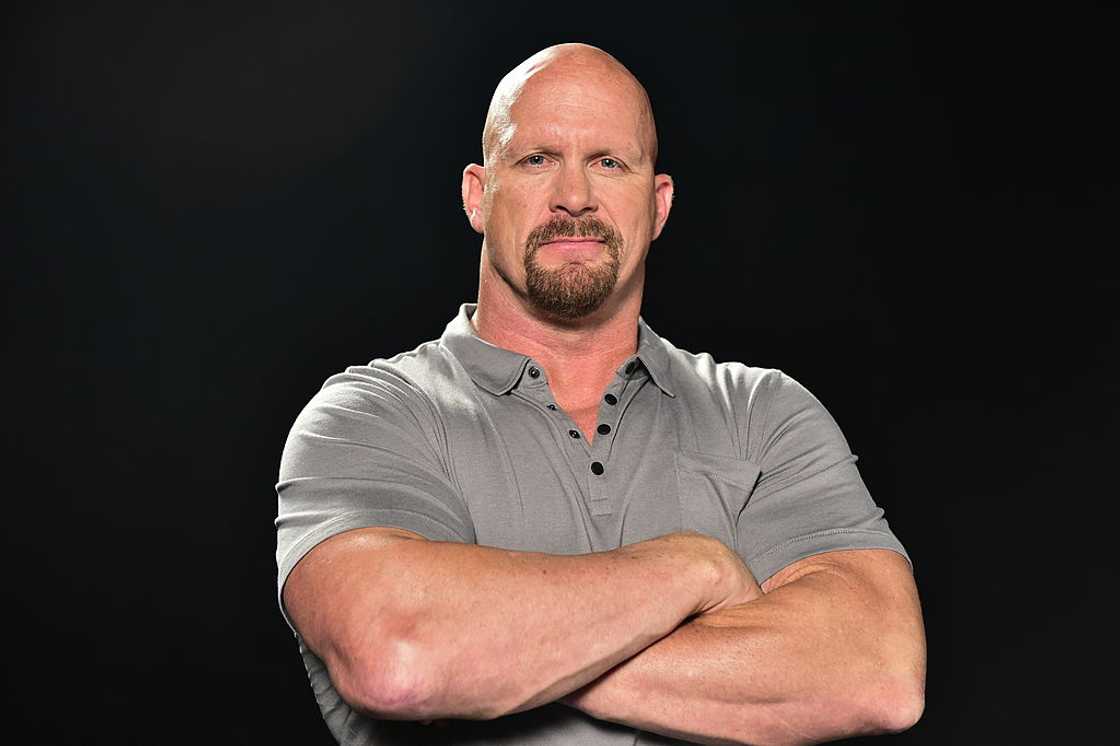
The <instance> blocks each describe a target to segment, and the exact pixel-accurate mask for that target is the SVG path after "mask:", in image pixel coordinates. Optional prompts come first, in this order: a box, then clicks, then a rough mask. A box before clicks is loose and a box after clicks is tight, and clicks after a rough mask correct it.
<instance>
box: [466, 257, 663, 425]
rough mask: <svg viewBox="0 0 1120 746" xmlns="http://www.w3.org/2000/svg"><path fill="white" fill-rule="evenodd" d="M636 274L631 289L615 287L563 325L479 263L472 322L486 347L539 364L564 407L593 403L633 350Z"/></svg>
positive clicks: (638, 295) (639, 295)
mask: <svg viewBox="0 0 1120 746" xmlns="http://www.w3.org/2000/svg"><path fill="white" fill-rule="evenodd" d="M641 274H642V273H640V272H639V273H638V276H637V277H635V278H633V280H632V281H631V282H630V283H629V284H630V285H631V287H629V288H626V287H622V286H619V287H618V288H616V289H615V294H614V295H612V297H611V298H609V299H608V300H607V302H606V303H604V304H603V307H602V308H600V309H598V310H597V311H596V312H595V313H593V314H590V315H588V316H587V317H585V318H582V319H577V320H574V321H568V320H561V319H553V318H550V317H549V316H547V315H546V314H543V313H541V312H540V311H539V310H537V309H535V308H533V307H532V306H531V305H530V304H529V302H528V300H527V299H525V298H523V297H521V296H520V295H518V294H517V293H514V291H513V289H512V288H510V286H509V284H508V283H506V281H505V280H503V279H502V278H501V277H499V276H498V275H497V273H496V272H494V271H493V268H491V267H489V266H488V265H487V264H486V263H485V262H484V264H483V268H482V271H481V274H480V282H479V289H478V309H477V310H476V311H475V314H474V317H473V319H472V321H473V323H474V327H475V329H476V330H477V332H478V336H479V337H481V338H482V339H484V340H486V341H487V342H489V343H490V344H493V345H496V346H498V347H501V348H503V349H507V350H512V351H513V352H517V353H520V354H522V355H528V356H529V357H532V358H533V359H534V360H536V361H537V362H538V363H540V364H541V365H542V366H543V367H544V370H545V374H546V375H547V376H548V381H549V385H550V386H551V388H552V392H553V395H554V396H555V397H556V399H557V401H558V403H560V404H561V405H562V406H563V405H567V406H566V407H565V408H570V407H577V406H580V405H582V404H583V403H585V402H590V401H596V402H597V401H598V398H599V397H600V396H601V395H602V392H603V390H604V389H605V388H606V386H607V384H608V383H609V382H610V379H611V377H612V376H613V375H614V373H615V371H616V370H617V369H618V366H619V365H621V364H622V362H623V361H624V360H625V359H626V358H627V357H629V356H631V355H633V354H634V352H635V351H636V350H637V347H638V314H639V312H640V310H641V302H642V279H643V278H642V277H641Z"/></svg>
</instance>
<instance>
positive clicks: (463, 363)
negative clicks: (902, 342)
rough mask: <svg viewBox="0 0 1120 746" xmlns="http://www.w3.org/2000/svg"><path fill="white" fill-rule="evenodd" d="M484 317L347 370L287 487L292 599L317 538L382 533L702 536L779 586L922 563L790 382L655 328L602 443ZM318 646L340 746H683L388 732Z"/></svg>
mask: <svg viewBox="0 0 1120 746" xmlns="http://www.w3.org/2000/svg"><path fill="white" fill-rule="evenodd" d="M474 308H475V306H474V305H471V304H467V305H464V306H463V307H462V308H461V309H460V311H459V314H458V316H457V317H456V318H455V319H454V320H453V321H452V322H451V323H450V324H448V326H447V329H446V330H445V331H444V333H443V336H442V337H440V339H439V340H436V341H432V342H428V343H426V344H423V345H421V346H420V347H418V348H416V349H415V350H413V351H411V352H406V353H403V354H401V355H398V356H396V357H394V358H392V359H389V360H380V359H379V360H374V361H372V362H371V363H370V364H369V365H364V366H352V367H350V368H347V369H346V372H344V373H340V374H338V375H335V376H332V377H331V378H330V379H328V380H327V382H326V383H325V384H324V385H323V388H322V389H321V390H320V391H319V392H318V393H317V394H316V395H315V396H314V397H313V398H312V400H311V402H310V403H309V404H308V405H307V407H306V408H305V409H304V410H303V412H302V413H301V414H300V415H299V417H298V418H297V419H296V422H295V424H294V426H293V427H292V430H291V434H290V435H289V437H288V441H287V444H286V445H285V448H284V454H283V458H282V460H281V465H280V479H279V483H278V484H277V485H276V491H277V494H278V495H279V516H278V518H277V519H276V531H277V548H276V561H277V565H278V567H279V586H278V589H279V590H280V591H282V590H283V587H284V581H285V580H286V579H287V577H288V574H289V573H290V572H291V570H292V568H293V567H294V566H295V565H296V563H297V562H299V560H300V559H301V558H302V557H303V556H304V555H305V554H306V553H307V552H308V551H310V550H311V549H312V548H313V547H314V546H315V545H316V544H318V543H319V542H321V541H323V540H325V539H327V538H329V537H331V536H334V535H336V534H338V533H341V532H343V531H347V530H349V529H354V528H360V527H367V526H394V527H398V528H403V529H408V530H410V531H415V532H416V533H418V534H422V535H423V536H426V537H428V538H429V539H432V540H436V541H458V542H465V543H476V544H482V545H487V546H494V547H502V548H506V549H520V550H533V551H539V552H552V553H557V554H580V553H586V552H594V551H603V550H608V549H614V548H617V547H619V546H621V545H624V544H630V543H633V542H637V541H642V540H644V539H649V538H652V537H655V536H661V535H663V534H666V533H670V532H673V531H680V530H682V529H692V530H696V531H701V532H703V533H706V534H709V535H711V536H714V537H716V538H718V539H720V540H721V541H723V542H724V543H725V544H727V545H728V546H730V547H732V548H734V549H735V550H736V551H737V552H738V553H739V555H740V556H741V557H742V558H743V560H744V561H745V562H746V564H747V565H748V566H749V567H750V569H751V571H752V572H753V573H754V576H755V577H756V578H757V579H758V581H759V582H760V583H761V582H763V581H765V580H766V579H767V578H769V577H770V576H771V575H773V574H774V573H775V572H777V571H778V570H780V569H781V568H783V567H785V566H786V565H788V564H790V563H791V562H794V561H796V560H799V559H801V558H803V557H808V556H810V555H813V554H817V553H820V552H827V551H830V550H836V549H853V548H885V549H892V550H894V551H896V552H899V553H901V554H903V555H904V556H905V551H904V549H903V548H902V545H901V544H900V543H899V541H898V540H897V539H896V538H895V537H894V535H893V534H892V533H891V532H890V530H889V528H888V527H887V522H886V520H885V519H884V518H883V511H882V510H881V509H880V508H878V507H877V506H876V505H875V503H874V502H873V501H872V499H871V496H870V495H869V494H868V491H867V488H866V487H865V486H864V484H863V481H862V480H861V479H860V476H859V472H858V471H857V469H856V465H855V461H856V457H855V456H854V455H853V454H852V453H851V451H850V449H849V448H848V444H847V442H846V441H845V440H844V436H843V435H842V434H841V432H840V429H839V428H838V427H837V425H836V423H835V422H834V421H833V419H832V417H831V416H830V415H829V414H828V412H827V411H826V410H825V408H824V407H823V406H822V405H821V404H820V402H818V401H817V400H816V399H815V398H814V397H813V396H812V394H810V393H809V392H808V391H807V390H806V389H805V388H804V387H802V386H801V385H800V384H798V383H797V382H796V381H794V380H793V379H792V378H790V377H789V376H787V375H785V374H783V373H782V372H780V371H777V370H773V369H764V368H751V367H748V366H745V365H742V364H739V363H716V362H715V361H713V360H712V358H711V356H709V355H706V354H701V355H695V354H692V353H689V352H685V351H683V350H679V349H677V348H676V347H674V346H673V345H672V344H670V343H669V342H667V341H666V340H664V339H662V338H661V337H659V336H657V335H656V334H655V333H654V332H653V331H652V330H651V329H650V328H649V327H648V326H646V324H645V323H644V322H643V321H641V320H639V322H638V350H637V353H636V354H635V355H633V356H632V357H631V358H629V359H628V360H626V361H625V362H624V363H623V364H622V365H621V366H620V367H619V369H618V370H617V371H616V373H615V377H614V379H613V380H612V381H611V382H610V384H609V385H608V387H607V390H606V391H605V392H604V396H603V399H602V401H601V402H600V404H599V417H598V426H597V431H596V433H595V436H594V440H593V441H592V442H588V440H587V439H586V438H585V437H584V436H583V435H582V434H581V433H580V432H579V429H578V428H577V427H576V425H575V423H573V422H572V420H571V419H570V418H569V417H568V416H567V415H566V414H565V413H564V411H563V410H561V409H560V408H558V407H557V405H556V403H555V401H554V399H553V398H552V393H551V391H550V389H549V385H548V379H547V376H546V375H545V373H544V369H543V368H542V367H541V366H540V364H539V363H537V362H536V361H534V360H533V359H532V358H529V357H526V356H525V355H520V354H517V353H515V352H510V351H509V350H504V349H501V348H499V347H495V346H493V345H491V344H489V343H487V342H484V341H482V340H481V339H479V337H478V336H477V335H476V334H475V332H474V329H473V327H472V326H471V323H470V317H471V315H472V314H473V312H474ZM651 592H656V589H651ZM281 608H282V607H281ZM285 618H287V617H286V614H285ZM289 623H290V622H289ZM297 638H298V635H297ZM300 650H301V652H302V654H303V658H304V662H305V664H306V666H307V670H308V674H309V676H310V679H311V685H312V689H313V690H314V692H315V696H316V698H317V699H318V702H319V706H320V708H321V710H322V713H323V717H324V719H325V720H326V722H327V725H328V727H329V728H330V730H331V732H332V733H333V734H334V736H335V737H336V738H337V739H338V740H339V741H340V742H341V743H345V744H415V743H454V744H494V743H507V744H588V745H595V744H604V745H606V744H635V743H665V742H667V739H664V738H661V737H658V736H654V735H651V734H648V733H643V732H639V731H635V730H634V729H632V728H624V727H621V726H618V725H613V724H609V723H603V722H600V721H596V720H593V719H592V718H589V717H587V716H585V715H583V714H582V713H580V712H579V711H577V710H574V709H572V708H569V707H566V706H563V705H558V704H552V705H546V706H544V707H540V708H537V709H534V710H530V711H528V712H524V713H519V714H517V715H512V716H509V717H505V718H499V719H497V720H493V721H482V722H474V721H455V722H453V723H450V724H445V725H437V726H424V725H417V724H413V723H403V722H389V721H375V720H371V719H369V718H366V717H363V716H361V715H359V714H358V713H356V712H354V711H353V710H351V708H350V707H349V706H348V705H347V704H346V703H345V702H344V701H342V700H341V698H339V696H338V694H337V693H336V692H335V690H334V688H333V687H332V686H331V683H330V679H329V677H328V675H327V672H326V669H325V667H324V665H323V663H322V661H321V660H319V659H318V658H317V657H316V656H315V655H314V654H313V653H312V652H311V651H310V650H308V649H307V648H306V646H305V645H304V644H303V642H302V640H300Z"/></svg>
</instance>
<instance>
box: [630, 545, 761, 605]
mask: <svg viewBox="0 0 1120 746" xmlns="http://www.w3.org/2000/svg"><path fill="white" fill-rule="evenodd" d="M623 550H624V551H627V552H630V553H635V554H645V553H651V552H657V553H662V552H667V553H668V554H669V555H670V556H671V557H672V558H673V561H674V562H675V563H681V564H682V566H684V567H686V568H689V570H690V571H695V572H694V573H693V577H696V578H697V579H698V582H697V583H696V585H695V590H696V591H697V594H698V596H697V605H696V610H695V612H694V613H695V614H705V613H707V612H710V611H716V610H719V609H725V608H728V607H731V606H737V605H739V604H744V603H747V602H748V601H753V600H754V599H756V598H759V597H761V596H762V589H761V588H760V587H759V585H758V582H757V581H756V580H755V579H754V575H752V574H751V571H750V570H749V569H748V568H747V566H746V565H745V564H743V560H742V559H741V558H740V557H739V555H738V554H736V553H735V552H734V551H732V550H731V549H729V548H728V547H727V546H726V545H725V544H724V543H723V542H721V541H719V540H718V539H713V538H712V537H710V536H707V535H706V534H701V533H699V532H696V531H680V532H676V533H672V534H666V535H664V536H659V537H657V538H656V539H651V540H649V541H644V542H640V543H638V544H631V545H629V546H628V547H624V548H623Z"/></svg>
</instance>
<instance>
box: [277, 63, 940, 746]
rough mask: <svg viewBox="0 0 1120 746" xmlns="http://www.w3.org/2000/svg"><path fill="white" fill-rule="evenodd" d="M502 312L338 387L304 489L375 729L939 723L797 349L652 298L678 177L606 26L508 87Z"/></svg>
mask: <svg viewBox="0 0 1120 746" xmlns="http://www.w3.org/2000/svg"><path fill="white" fill-rule="evenodd" d="M482 144H483V165H481V166H480V165H477V164H471V165H469V166H467V167H466V169H465V170H464V171H463V179H462V197H463V205H464V208H465V210H466V213H467V218H468V220H469V222H470V225H471V226H472V227H473V228H474V230H475V231H477V232H478V233H479V234H481V235H482V253H481V266H480V272H479V291H478V302H477V304H464V305H463V306H462V307H461V308H460V310H459V313H458V315H457V316H456V317H455V319H454V320H453V321H452V322H451V323H450V324H449V325H448V327H447V329H446V331H445V332H444V334H443V336H442V337H441V338H440V339H439V340H436V341H432V342H429V343H426V344H423V345H421V346H420V347H418V348H417V349H416V350H413V351H411V352H408V353H403V354H401V355H398V356H396V357H393V358H391V359H378V360H374V361H372V362H371V363H369V364H368V365H363V366H353V367H350V368H348V369H347V370H346V371H345V372H344V373H341V374H338V375H336V376H333V377H331V378H330V379H328V381H327V382H326V384H325V385H324V386H323V388H322V390H321V391H320V392H319V393H318V394H317V395H316V396H315V397H314V398H313V399H312V400H311V402H310V403H309V404H308V405H307V407H306V408H305V409H304V411H303V412H302V413H301V414H300V416H299V418H298V419H297V420H296V423H295V425H294V426H293V428H292V431H291V434H290V436H289V439H288V442H287V444H286V447H285V450H284V455H283V459H282V463H281V469H280V481H279V483H278V484H277V492H278V495H279V517H278V519H277V532H278V533H277V535H278V543H277V562H278V565H279V591H280V594H281V608H282V610H283V611H284V614H285V618H286V619H288V621H289V623H290V624H291V625H292V628H293V630H294V631H295V633H296V636H297V639H298V641H299V644H300V649H301V652H302V654H303V656H304V661H305V663H306V665H307V668H308V672H309V675H310V678H311V682H312V686H313V689H314V691H315V694H316V697H317V699H318V702H319V705H320V708H321V710H322V713H323V716H324V719H325V720H326V723H327V725H328V727H329V728H330V730H331V732H332V733H333V735H334V736H335V737H336V738H337V739H338V740H339V742H340V743H346V744H406V743H407V744H415V743H453V744H468V743H469V744H483V743H487V744H489V743H509V744H634V743H665V742H671V741H675V740H681V741H689V742H699V743H713V742H719V743H724V742H736V743H753V744H761V743H811V742H819V741H822V740H829V739H833V738H838V737H843V736H850V735H855V734H868V733H884V732H896V731H900V730H903V729H905V728H908V727H910V726H911V725H912V724H913V723H914V722H915V721H916V720H917V719H918V717H919V716H920V714H921V712H922V708H923V701H924V695H923V691H924V677H925V642H924V637H923V628H922V619H921V613H920V609H919V604H918V596H917V592H916V589H915V586H914V581H913V577H912V574H911V568H910V564H909V561H908V558H907V556H906V553H905V550H904V549H903V547H902V545H901V544H900V543H899V541H898V539H897V538H896V537H895V536H894V535H893V533H892V532H891V531H890V529H889V528H888V526H887V523H886V521H885V520H884V518H883V511H882V510H881V509H879V508H878V507H877V506H876V505H875V503H874V502H873V501H872V499H871V497H870V495H869V494H868V493H867V490H866V488H865V487H864V485H863V483H862V481H861V480H860V478H859V474H858V471H857V470H856V467H855V463H854V462H855V457H854V456H853V455H852V454H851V452H850V450H849V448H848V445H847V443H846V442H845V440H844V438H843V435H842V434H841V432H840V430H839V429H838V427H837V426H836V423H835V422H834V421H833V420H832V418H831V417H830V416H829V415H828V413H827V411H826V410H825V409H824V407H823V406H821V404H820V403H819V402H818V401H817V400H816V399H815V398H814V397H813V396H812V395H811V394H810V393H809V392H808V391H806V390H805V389H804V388H803V387H802V386H800V385H799V384H797V382H796V381H793V380H792V379H791V378H789V377H788V376H786V375H784V374H783V373H781V372H780V371H777V370H770V369H760V368H752V367H748V366H745V365H742V364H739V363H721V364H717V363H715V362H714V361H713V360H712V359H711V358H710V357H709V356H707V355H694V354H691V353H688V352H685V351H683V350H680V349H678V348H676V347H674V346H673V345H672V344H670V343H669V342H668V341H667V340H664V339H662V338H661V337H659V336H658V335H657V334H655V333H654V332H653V330H652V329H650V328H649V326H647V325H646V324H645V322H644V321H643V320H642V319H641V318H640V315H639V312H640V308H641V301H642V290H643V284H644V283H643V280H644V271H645V259H646V252H647V251H648V249H649V246H650V243H651V242H652V241H653V240H654V239H655V238H657V236H658V235H659V234H660V232H661V230H662V228H663V226H664V225H665V221H666V219H667V218H668V216H669V211H670V208H671V206H672V201H673V182H672V179H671V178H670V177H669V176H667V175H665V174H658V173H656V171H655V168H654V167H655V161H656V157H657V133H656V128H655V126H654V119H653V112H652V109H651V107H650V102H649V98H648V97H647V95H646V92H645V90H644V89H643V87H642V86H641V85H640V84H639V83H638V81H637V80H636V79H635V78H634V77H633V76H632V75H631V74H630V73H629V71H627V70H626V68H624V67H623V66H622V65H621V64H620V63H619V62H618V61H617V60H615V59H614V58H613V57H611V56H610V55H608V54H606V53H605V52H603V51H601V50H599V49H595V48H593V47H588V46H585V45H580V44H564V45H560V46H556V47H550V48H548V49H546V50H543V51H542V52H539V53H538V54H536V55H533V56H532V57H530V58H529V59H528V60H526V61H525V62H523V63H522V64H521V65H519V66H518V67H516V68H515V69H514V70H512V71H511V72H510V73H509V74H508V75H507V76H506V77H505V78H504V79H503V80H502V81H501V83H500V84H499V85H498V87H497V90H496V91H495V93H494V96H493V100H492V102H491V105H490V109H489V112H488V114H487V117H486V123H485V128H484V132H483V138H482Z"/></svg>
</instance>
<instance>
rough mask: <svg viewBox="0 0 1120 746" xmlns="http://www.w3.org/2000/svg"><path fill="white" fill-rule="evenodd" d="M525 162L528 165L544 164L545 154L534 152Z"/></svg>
mask: <svg viewBox="0 0 1120 746" xmlns="http://www.w3.org/2000/svg"><path fill="white" fill-rule="evenodd" d="M523 163H525V165H527V166H543V165H544V156H543V155H541V154H540V153H534V154H533V155H531V156H529V157H528V158H526V159H525V160H524V161H523Z"/></svg>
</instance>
